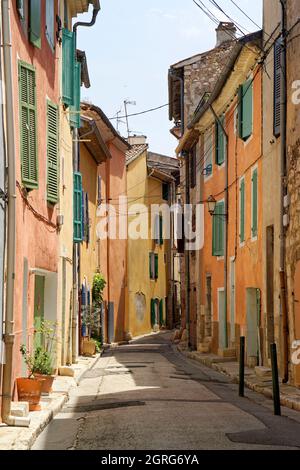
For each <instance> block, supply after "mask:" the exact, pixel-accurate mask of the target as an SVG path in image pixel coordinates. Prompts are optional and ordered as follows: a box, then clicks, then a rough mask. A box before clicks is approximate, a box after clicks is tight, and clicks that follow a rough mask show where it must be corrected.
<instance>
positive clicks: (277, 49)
mask: <svg viewBox="0 0 300 470" xmlns="http://www.w3.org/2000/svg"><path fill="white" fill-rule="evenodd" d="M280 115H281V38H280V39H277V41H276V42H275V45H274V117H273V119H274V131H273V133H274V135H275V137H279V136H280Z"/></svg>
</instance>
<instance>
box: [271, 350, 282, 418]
mask: <svg viewBox="0 0 300 470" xmlns="http://www.w3.org/2000/svg"><path fill="white" fill-rule="evenodd" d="M270 353H271V364H272V382H273V401H274V415H276V416H281V407H280V390H279V378H278V364H277V348H276V344H275V343H272V344H270Z"/></svg>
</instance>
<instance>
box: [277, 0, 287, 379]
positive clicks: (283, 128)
mask: <svg viewBox="0 0 300 470" xmlns="http://www.w3.org/2000/svg"><path fill="white" fill-rule="evenodd" d="M280 3H281V12H282V16H281V36H282V38H281V40H282V48H281V109H280V139H281V156H280V157H281V158H280V179H281V181H280V270H279V275H280V300H281V314H282V336H283V338H282V340H283V342H282V344H283V350H282V365H283V382H284V383H286V382H288V379H289V346H288V336H289V331H288V306H287V298H286V296H287V291H286V289H287V288H286V272H285V255H286V252H285V226H284V213H285V212H284V197H285V196H286V194H287V187H286V176H287V158H286V137H287V124H286V117H287V79H286V73H287V67H286V58H287V57H286V48H287V42H286V37H287V29H286V0H280Z"/></svg>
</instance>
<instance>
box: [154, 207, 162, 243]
mask: <svg viewBox="0 0 300 470" xmlns="http://www.w3.org/2000/svg"><path fill="white" fill-rule="evenodd" d="M154 240H155V244H156V245H163V243H164V236H163V216H162V215H161V214H156V215H155V218H154Z"/></svg>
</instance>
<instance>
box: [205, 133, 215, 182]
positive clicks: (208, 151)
mask: <svg viewBox="0 0 300 470" xmlns="http://www.w3.org/2000/svg"><path fill="white" fill-rule="evenodd" d="M212 147H213V139H212V131H211V130H210V131H208V132H206V133H205V135H204V155H203V161H204V163H203V169H204V171H203V173H204V177H205V179H208V178H209V177H210V176H211V175H212V171H213V151H212Z"/></svg>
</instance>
